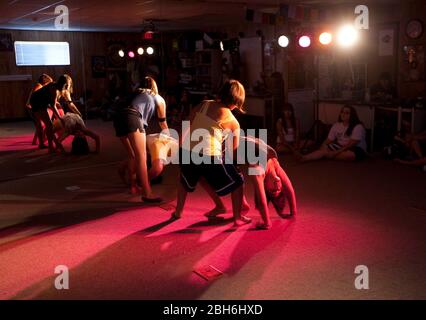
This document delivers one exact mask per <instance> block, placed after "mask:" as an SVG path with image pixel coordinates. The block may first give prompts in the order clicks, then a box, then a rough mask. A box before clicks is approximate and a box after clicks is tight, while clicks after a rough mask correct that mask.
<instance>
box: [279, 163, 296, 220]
mask: <svg viewBox="0 0 426 320" xmlns="http://www.w3.org/2000/svg"><path fill="white" fill-rule="evenodd" d="M274 165H275V172H276V174H277V176H278V177H279V178H280V179H281V183H282V185H283V192H284V194H285V197H286V199H287V200H288V203H289V206H290V213H291V214H297V203H296V193H295V191H294V188H293V185H292V183H291V181H290V179H289V177H288V176H287V174H286V173H285V171H284V169H283V168H281V166H280V164H279V162H278V160H277V159H274Z"/></svg>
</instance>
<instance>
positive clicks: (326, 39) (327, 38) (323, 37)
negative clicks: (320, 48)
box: [319, 32, 333, 46]
mask: <svg viewBox="0 0 426 320" xmlns="http://www.w3.org/2000/svg"><path fill="white" fill-rule="evenodd" d="M331 41H333V36H332V35H331V33H328V32H323V33H321V34H320V36H319V42H320V43H321V44H323V45H325V46H326V45H328V44H330V43H331Z"/></svg>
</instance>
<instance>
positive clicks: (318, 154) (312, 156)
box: [300, 145, 329, 162]
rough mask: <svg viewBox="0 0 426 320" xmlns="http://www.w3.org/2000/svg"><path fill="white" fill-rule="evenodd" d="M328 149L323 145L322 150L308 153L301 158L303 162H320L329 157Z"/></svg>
mask: <svg viewBox="0 0 426 320" xmlns="http://www.w3.org/2000/svg"><path fill="white" fill-rule="evenodd" d="M328 152H329V151H328V147H327V146H326V145H322V146H321V148H319V149H318V150H315V151H314V152H311V153H308V154H306V155H304V156H302V157H301V158H300V160H301V161H302V162H307V161H314V160H320V159H322V158H324V157H326V156H327V153H328Z"/></svg>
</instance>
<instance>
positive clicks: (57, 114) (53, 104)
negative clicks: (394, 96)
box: [49, 88, 63, 122]
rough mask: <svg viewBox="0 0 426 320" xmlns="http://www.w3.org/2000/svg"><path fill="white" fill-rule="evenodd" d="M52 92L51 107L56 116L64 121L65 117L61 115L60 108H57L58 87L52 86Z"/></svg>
mask: <svg viewBox="0 0 426 320" xmlns="http://www.w3.org/2000/svg"><path fill="white" fill-rule="evenodd" d="M50 94H51V100H50V103H49V108H50V109H51V110H52V111H53V114H54V115H55V117H56V118H58V119H59V120H60V121H61V122H63V119H62V118H61V116H60V115H59V112H58V109H57V108H56V104H57V103H58V93H57V91H56V89H55V88H52V89H51V90H50Z"/></svg>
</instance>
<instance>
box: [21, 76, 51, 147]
mask: <svg viewBox="0 0 426 320" xmlns="http://www.w3.org/2000/svg"><path fill="white" fill-rule="evenodd" d="M51 82H53V79H52V78H51V77H50V76H49V75H47V74H45V73H43V74H42V75H41V76H40V77H39V78H38V80H37V83H36V84H35V85H34V87H33V89H32V90H31V92H30V94H29V96H28V99H27V103H26V105H25V106H26V108H27V110H28V113H29V115H30V117H31V119H32V120H33V121H34V126H35V132H34V137H33V142H32V144H33V145H36V144H37V141H38V147H39V149H45V148H47V147H46V146H45V145H44V140H45V138H46V132H45V129H44V128H43V125H42V124H41V123H40V121H38V120H37V119H36V117H35V115H34V113H33V110H32V108H31V103H30V99H31V95H32V94H33V93H34V92H36V91H37V90H39V89H41V88H43V87H44V86H45V85H47V84H49V83H51ZM40 136H41V137H42V140H39V137H40Z"/></svg>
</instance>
